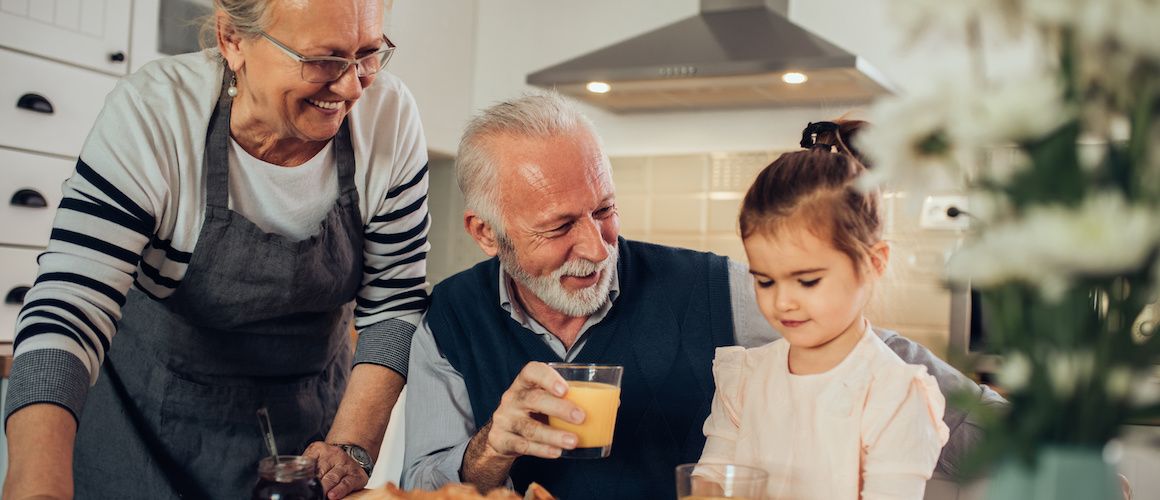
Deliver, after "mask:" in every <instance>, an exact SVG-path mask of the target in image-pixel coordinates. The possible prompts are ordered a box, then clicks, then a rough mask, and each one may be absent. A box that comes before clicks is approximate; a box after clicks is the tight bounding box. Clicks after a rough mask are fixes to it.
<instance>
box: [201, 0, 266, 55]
mask: <svg viewBox="0 0 1160 500" xmlns="http://www.w3.org/2000/svg"><path fill="white" fill-rule="evenodd" d="M273 7H274V0H213V13H212V14H210V15H208V16H206V17H205V18H204V19H202V21H201V32H200V36H199V37H198V38H199V42H200V43H201V48H203V49H205V48H209V47H217V13H218V12H225V13H226V17H227V18H228V19H229V23H230V26H231V27H233V29H234V31H236V32H237V33H238V34H239V35H241V36H242V37H243V38H254V37H257V36H259V34H261V32H263V31H266V28H269V27H270V11H271V10H272V9H273Z"/></svg>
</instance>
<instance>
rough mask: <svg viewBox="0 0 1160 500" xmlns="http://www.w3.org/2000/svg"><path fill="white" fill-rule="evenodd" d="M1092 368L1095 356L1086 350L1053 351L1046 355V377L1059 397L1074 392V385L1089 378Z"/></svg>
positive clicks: (1076, 385) (1064, 396)
mask: <svg viewBox="0 0 1160 500" xmlns="http://www.w3.org/2000/svg"><path fill="white" fill-rule="evenodd" d="M1094 368H1095V358H1094V357H1093V356H1092V353H1091V352H1088V351H1080V352H1069V353H1055V352H1053V353H1051V354H1049V355H1048V356H1047V377H1048V379H1050V380H1051V388H1052V389H1053V390H1054V391H1055V395H1056V396H1058V397H1060V398H1066V397H1068V396H1071V395H1072V394H1075V389H1076V387H1078V386H1079V385H1080V384H1081V383H1083V382H1086V381H1087V380H1089V379H1090V377H1091V374H1092V370H1093V369H1094Z"/></svg>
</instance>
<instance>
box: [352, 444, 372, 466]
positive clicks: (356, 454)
mask: <svg viewBox="0 0 1160 500" xmlns="http://www.w3.org/2000/svg"><path fill="white" fill-rule="evenodd" d="M346 451H347V453H349V454H350V456H351V458H354V459H355V461H357V462H358V463H359V465H362V466H364V467H365V466H368V465H370V464H371V454H370V453H367V450H364V449H362V447H361V446H351V447H348V448H347V449H346Z"/></svg>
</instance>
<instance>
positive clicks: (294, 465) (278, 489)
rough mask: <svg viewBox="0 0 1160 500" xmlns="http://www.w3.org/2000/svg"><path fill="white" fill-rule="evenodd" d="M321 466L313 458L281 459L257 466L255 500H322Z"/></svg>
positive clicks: (272, 459)
mask: <svg viewBox="0 0 1160 500" xmlns="http://www.w3.org/2000/svg"><path fill="white" fill-rule="evenodd" d="M317 476H318V464H317V463H316V462H315V461H314V459H313V458H308V457H303V456H298V455H279V456H278V460H277V461H275V460H274V457H266V458H263V459H262V461H260V462H258V484H256V485H254V492H253V496H252V497H251V498H252V499H253V500H322V498H323V496H322V484H321V483H319V482H318V477H317Z"/></svg>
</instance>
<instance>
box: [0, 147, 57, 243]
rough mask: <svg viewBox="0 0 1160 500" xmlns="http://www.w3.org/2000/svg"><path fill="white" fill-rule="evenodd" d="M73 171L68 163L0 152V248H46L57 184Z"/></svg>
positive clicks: (50, 157)
mask: <svg viewBox="0 0 1160 500" xmlns="http://www.w3.org/2000/svg"><path fill="white" fill-rule="evenodd" d="M74 169H75V163H74V162H72V161H69V160H62V159H60V158H56V157H52V156H44V155H37V154H30V153H24V152H20V151H14V150H11V149H0V227H2V228H4V230H3V231H0V245H23V246H36V247H43V246H47V245H48V235H49V233H50V232H51V231H52V219H53V217H55V216H56V209H57V207H59V206H60V199H61V192H60V185H61V183H62V182H64V180H65V179H67V178H68V177H69V176H70V175H72V172H73V170H74Z"/></svg>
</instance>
